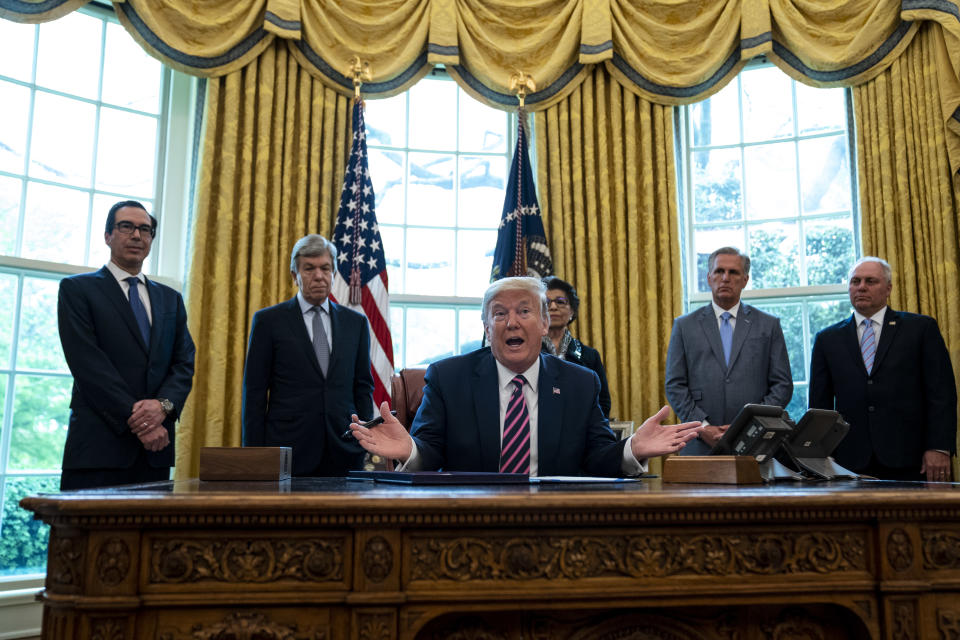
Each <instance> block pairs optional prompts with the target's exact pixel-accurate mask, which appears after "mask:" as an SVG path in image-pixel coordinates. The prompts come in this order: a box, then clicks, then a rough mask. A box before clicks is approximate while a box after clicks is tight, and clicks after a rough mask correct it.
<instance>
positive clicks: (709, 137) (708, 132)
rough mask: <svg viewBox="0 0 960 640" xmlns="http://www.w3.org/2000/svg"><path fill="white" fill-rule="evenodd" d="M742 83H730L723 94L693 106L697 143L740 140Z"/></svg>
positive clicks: (707, 143)
mask: <svg viewBox="0 0 960 640" xmlns="http://www.w3.org/2000/svg"><path fill="white" fill-rule="evenodd" d="M739 92H740V85H739V83H738V82H737V81H734V82H731V83H729V84H728V85H727V86H725V87H724V88H723V89H721V90H720V92H719V93H717V94H716V95H713V96H711V97H709V98H707V99H706V100H704V101H703V102H698V103H696V104H693V105H690V108H689V112H690V125H691V127H692V131H693V144H694V146H697V147H704V146H707V145H726V144H737V143H739V142H740V97H739Z"/></svg>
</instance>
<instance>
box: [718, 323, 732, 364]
mask: <svg viewBox="0 0 960 640" xmlns="http://www.w3.org/2000/svg"><path fill="white" fill-rule="evenodd" d="M732 317H733V316H731V315H730V312H729V311H724V312H723V313H721V314H720V319H721V320H722V322H721V323H720V343H721V344H722V345H723V360H724V363H725V364H726V365H727V366H730V348H731V347H733V325H732V324H730V318H732Z"/></svg>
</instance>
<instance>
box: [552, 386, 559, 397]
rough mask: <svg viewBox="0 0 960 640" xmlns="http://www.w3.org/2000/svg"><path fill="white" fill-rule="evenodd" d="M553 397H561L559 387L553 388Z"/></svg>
mask: <svg viewBox="0 0 960 640" xmlns="http://www.w3.org/2000/svg"><path fill="white" fill-rule="evenodd" d="M553 395H555V396H558V395H560V388H559V387H554V388H553Z"/></svg>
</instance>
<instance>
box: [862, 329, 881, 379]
mask: <svg viewBox="0 0 960 640" xmlns="http://www.w3.org/2000/svg"><path fill="white" fill-rule="evenodd" d="M861 324H863V335H862V336H861V337H860V353H861V354H862V355H863V366H864V367H866V368H867V375H869V374H870V372H871V371H873V358H874V356H875V355H877V337H876V335H875V334H874V333H873V321H872V320H870V318H864V319H863V322H862V323H861Z"/></svg>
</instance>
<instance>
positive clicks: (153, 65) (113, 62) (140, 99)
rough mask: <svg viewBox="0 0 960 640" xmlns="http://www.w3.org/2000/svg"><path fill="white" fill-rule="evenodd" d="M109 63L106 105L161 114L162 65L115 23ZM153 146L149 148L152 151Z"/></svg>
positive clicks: (109, 36) (109, 29)
mask: <svg viewBox="0 0 960 640" xmlns="http://www.w3.org/2000/svg"><path fill="white" fill-rule="evenodd" d="M105 56H106V59H107V60H109V61H110V64H105V65H103V97H102V99H103V101H104V102H109V103H111V104H115V105H117V106H120V107H127V108H128V109H136V110H137V111H146V112H147V113H153V114H157V113H159V112H160V91H159V90H158V89H159V88H160V74H161V71H162V68H163V67H162V65H161V64H160V61H159V60H156V59H155V58H151V57H150V56H149V55H148V54H147V52H146V51H144V50H143V47H141V46H140V45H139V44H137V43H136V42H135V41H134V39H133V38H131V37H130V34H128V33H127V32H126V31H124V29H123V27H121V26H120V25H119V24H117V23H115V22H109V23H107V47H106V53H105ZM153 146H154V145H153V143H152V142H151V143H150V144H148V145H147V146H145V147H133V148H135V149H138V150H139V149H151V148H153Z"/></svg>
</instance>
